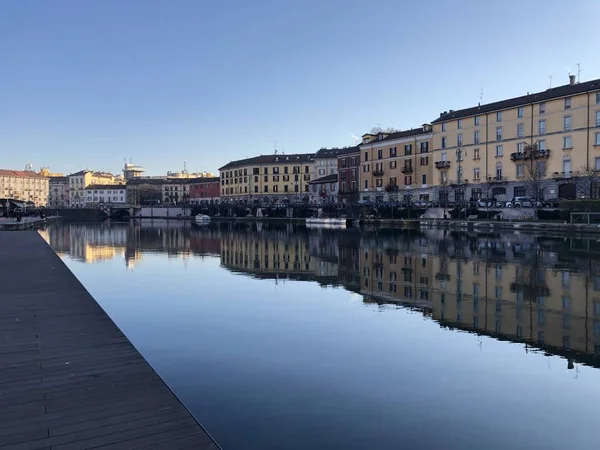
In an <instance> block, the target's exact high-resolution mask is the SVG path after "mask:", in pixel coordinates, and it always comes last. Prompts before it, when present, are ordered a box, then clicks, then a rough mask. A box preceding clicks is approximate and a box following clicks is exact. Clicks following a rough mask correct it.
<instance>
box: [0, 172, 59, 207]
mask: <svg viewBox="0 0 600 450" xmlns="http://www.w3.org/2000/svg"><path fill="white" fill-rule="evenodd" d="M49 189H50V188H49V183H48V178H46V177H44V176H42V175H40V174H39V173H36V172H32V171H23V170H4V169H0V198H6V199H13V200H19V201H22V202H30V203H33V204H34V205H35V206H47V205H48V193H49Z"/></svg>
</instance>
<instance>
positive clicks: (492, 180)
mask: <svg viewBox="0 0 600 450" xmlns="http://www.w3.org/2000/svg"><path fill="white" fill-rule="evenodd" d="M487 181H488V183H490V184H500V183H506V182H507V181H508V178H507V177H502V176H495V177H487Z"/></svg>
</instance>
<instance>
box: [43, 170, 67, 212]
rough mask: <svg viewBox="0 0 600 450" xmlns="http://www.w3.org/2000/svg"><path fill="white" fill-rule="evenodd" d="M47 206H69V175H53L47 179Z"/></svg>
mask: <svg viewBox="0 0 600 450" xmlns="http://www.w3.org/2000/svg"><path fill="white" fill-rule="evenodd" d="M48 182H49V192H48V206H50V207H51V208H66V207H68V206H69V194H70V191H69V177H59V176H53V177H50V178H49V179H48Z"/></svg>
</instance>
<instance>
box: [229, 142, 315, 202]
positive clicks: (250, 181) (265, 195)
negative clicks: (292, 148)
mask: <svg viewBox="0 0 600 450" xmlns="http://www.w3.org/2000/svg"><path fill="white" fill-rule="evenodd" d="M313 163H314V154H312V153H307V154H293V155H285V154H280V155H278V154H274V155H261V156H256V157H254V158H248V159H243V160H239V161H232V162H230V163H229V164H226V165H225V166H223V167H221V168H220V169H219V172H220V181H221V201H223V200H225V201H227V200H246V201H257V200H258V201H264V202H270V201H278V200H288V201H293V202H299V201H303V200H304V201H307V200H308V198H309V194H310V192H309V184H308V183H309V181H311V179H312V178H311V172H312V171H313V168H314V165H313Z"/></svg>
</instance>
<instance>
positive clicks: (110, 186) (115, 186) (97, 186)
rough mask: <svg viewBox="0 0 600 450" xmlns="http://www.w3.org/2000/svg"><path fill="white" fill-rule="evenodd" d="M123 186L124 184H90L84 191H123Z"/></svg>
mask: <svg viewBox="0 0 600 450" xmlns="http://www.w3.org/2000/svg"><path fill="white" fill-rule="evenodd" d="M125 187H126V186H125V185H124V184H90V185H89V186H88V187H86V188H85V190H86V191H89V190H101V189H109V190H116V189H125Z"/></svg>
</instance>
